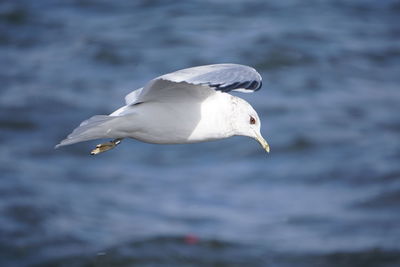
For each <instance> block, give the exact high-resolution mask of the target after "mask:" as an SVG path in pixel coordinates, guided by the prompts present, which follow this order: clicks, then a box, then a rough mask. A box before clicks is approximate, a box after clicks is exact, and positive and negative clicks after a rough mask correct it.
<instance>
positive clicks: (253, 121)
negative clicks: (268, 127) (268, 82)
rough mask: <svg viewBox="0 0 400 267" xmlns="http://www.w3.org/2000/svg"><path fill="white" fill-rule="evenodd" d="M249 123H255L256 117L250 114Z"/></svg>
mask: <svg viewBox="0 0 400 267" xmlns="http://www.w3.org/2000/svg"><path fill="white" fill-rule="evenodd" d="M250 124H256V119H254V117H252V116H250Z"/></svg>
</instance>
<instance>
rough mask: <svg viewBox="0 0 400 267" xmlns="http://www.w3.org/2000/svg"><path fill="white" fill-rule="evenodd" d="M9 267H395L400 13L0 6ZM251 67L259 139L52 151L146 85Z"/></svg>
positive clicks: (129, 4) (0, 193) (118, 4)
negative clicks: (167, 77) (210, 68)
mask: <svg viewBox="0 0 400 267" xmlns="http://www.w3.org/2000/svg"><path fill="white" fill-rule="evenodd" d="M0 62H1V64H0V84H1V86H0V265H1V266H132V265H135V266H136V265H138V266H165V265H169V266H399V264H400V227H399V225H400V164H399V163H400V115H399V114H400V103H399V101H400V88H399V86H400V4H399V2H398V1H394V0H393V1H390V0H387V1H372V0H353V1H335V0H319V1H317V0H314V1H303V0H286V1H279V0H274V1H262V0H251V1H232V0H229V1H228V0H215V1H211V0H209V1H181V2H178V1H157V0H155V1H145V0H143V1H124V0H114V1H108V0H99V1H94V0H76V1H67V0H64V1H62V0H60V1H52V0H40V1H32V0H16V1H1V3H0ZM227 62H232V63H240V64H245V65H250V66H253V67H255V68H256V69H257V70H258V71H259V72H260V73H261V75H262V76H263V79H264V82H263V88H262V89H261V90H260V91H258V92H257V93H255V94H251V95H250V94H246V95H243V94H237V95H238V96H239V95H240V96H241V97H243V98H245V99H246V100H247V101H249V102H250V103H251V104H252V105H253V106H254V107H255V109H256V110H257V111H258V114H259V115H260V117H261V120H262V132H263V135H264V137H265V138H266V139H267V140H268V142H269V143H270V145H271V153H270V154H265V152H263V150H262V149H261V148H260V146H259V145H258V144H257V143H256V142H255V141H254V140H251V139H249V138H245V137H234V138H231V139H227V140H221V141H216V142H210V143H201V144H191V145H151V144H144V143H140V142H138V141H135V140H125V141H124V142H123V143H122V144H121V145H120V146H119V147H118V148H116V149H114V150H112V151H110V152H107V153H105V154H102V155H99V156H96V157H93V156H90V155H89V152H90V150H91V149H92V148H93V146H94V145H96V144H97V143H98V141H93V142H87V143H81V144H77V145H73V146H70V147H65V148H62V149H58V150H54V149H53V147H54V145H55V144H57V143H58V142H59V141H60V140H61V139H63V138H64V137H65V136H66V135H67V134H68V133H69V132H70V131H71V130H72V129H73V128H74V127H76V126H77V125H78V124H79V123H80V122H81V121H82V120H84V119H86V118H88V117H90V116H92V115H95V114H108V113H111V112H112V111H113V110H115V109H117V108H118V107H119V106H121V105H123V97H124V96H125V95H126V94H128V93H129V92H130V91H132V90H133V89H136V88H139V87H141V86H142V85H143V84H144V83H145V82H146V81H148V80H150V79H152V78H154V77H156V76H158V75H161V74H164V73H167V72H171V71H174V70H177V69H181V68H185V67H190V66H195V65H203V64H213V63H227Z"/></svg>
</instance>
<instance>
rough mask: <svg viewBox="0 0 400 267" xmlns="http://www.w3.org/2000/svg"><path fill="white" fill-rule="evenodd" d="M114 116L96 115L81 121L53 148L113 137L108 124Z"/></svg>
mask: <svg viewBox="0 0 400 267" xmlns="http://www.w3.org/2000/svg"><path fill="white" fill-rule="evenodd" d="M116 118H118V117H116V116H108V115H96V116H93V117H91V118H89V119H87V120H85V121H83V122H82V123H81V124H80V125H79V126H78V127H77V128H76V129H75V130H73V131H72V133H71V134H69V135H68V136H67V138H65V139H64V140H62V141H61V142H60V143H59V144H58V145H56V146H55V148H58V147H60V146H66V145H71V144H75V143H79V142H83V141H88V140H93V139H100V138H108V137H113V136H111V135H110V133H109V132H110V128H109V126H111V125H110V122H111V121H113V120H115V119H116Z"/></svg>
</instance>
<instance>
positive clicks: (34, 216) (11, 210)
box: [3, 204, 46, 227]
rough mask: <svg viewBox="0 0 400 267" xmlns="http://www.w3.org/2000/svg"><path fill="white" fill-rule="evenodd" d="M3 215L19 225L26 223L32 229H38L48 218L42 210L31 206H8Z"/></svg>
mask: <svg viewBox="0 0 400 267" xmlns="http://www.w3.org/2000/svg"><path fill="white" fill-rule="evenodd" d="M3 215H4V216H7V217H9V218H10V219H12V220H13V221H15V222H17V223H24V224H27V225H29V226H30V227H36V226H38V225H40V224H42V223H43V222H44V220H45V217H46V216H45V215H44V214H43V212H42V210H40V209H38V208H37V207H34V206H32V205H29V204H14V205H11V206H7V208H6V209H5V211H4V214H3Z"/></svg>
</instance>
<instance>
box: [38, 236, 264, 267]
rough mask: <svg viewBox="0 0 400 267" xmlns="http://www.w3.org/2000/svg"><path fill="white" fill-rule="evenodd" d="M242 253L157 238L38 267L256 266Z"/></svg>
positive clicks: (226, 246)
mask: <svg viewBox="0 0 400 267" xmlns="http://www.w3.org/2000/svg"><path fill="white" fill-rule="evenodd" d="M243 250H246V248H245V247H244V246H239V245H235V244H231V243H228V242H225V241H219V240H201V239H197V237H194V236H190V238H189V236H182V237H157V238H153V239H148V240H144V241H138V242H133V243H129V244H124V245H120V246H117V247H114V248H110V249H106V250H101V251H99V252H97V253H93V254H92V255H87V254H86V255H85V254H84V255H81V256H73V257H68V258H62V259H58V260H55V261H49V262H45V263H41V265H40V266H132V265H136V264H140V265H145V266H147V265H151V266H160V265H163V264H164V265H165V264H167V265H172V266H187V265H196V266H236V265H240V264H251V265H252V266H258V265H257V261H255V260H254V259H253V260H252V259H248V258H246V257H243V256H239V255H238V252H239V251H243ZM254 264H255V265H254Z"/></svg>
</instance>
